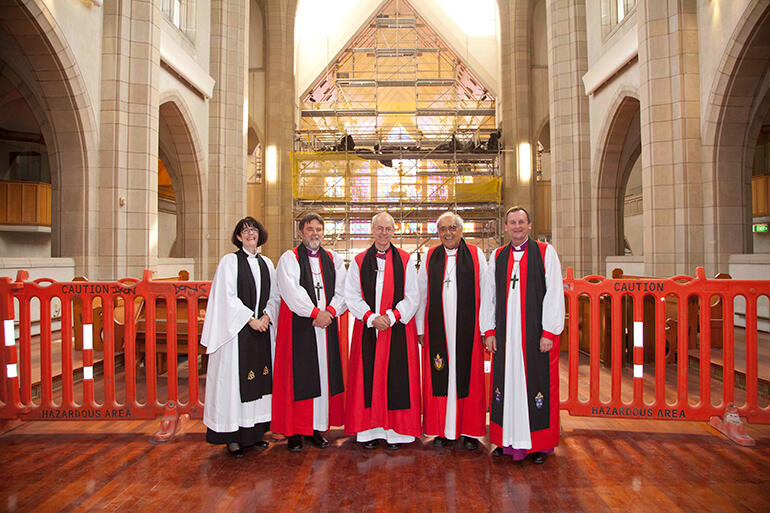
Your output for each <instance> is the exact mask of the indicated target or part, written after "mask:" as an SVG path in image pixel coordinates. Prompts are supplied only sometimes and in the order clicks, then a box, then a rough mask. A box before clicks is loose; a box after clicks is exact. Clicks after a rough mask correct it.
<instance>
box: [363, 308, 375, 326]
mask: <svg viewBox="0 0 770 513" xmlns="http://www.w3.org/2000/svg"><path fill="white" fill-rule="evenodd" d="M372 315H374V312H372V311H371V310H369V311H368V312H366V313H365V314H364V324H367V321H368V320H369V317H371V316H372Z"/></svg>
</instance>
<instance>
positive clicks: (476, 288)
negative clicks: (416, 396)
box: [416, 212, 487, 450]
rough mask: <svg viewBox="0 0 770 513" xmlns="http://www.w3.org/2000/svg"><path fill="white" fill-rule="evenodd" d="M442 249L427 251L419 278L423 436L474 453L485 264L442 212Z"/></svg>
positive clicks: (482, 405)
mask: <svg viewBox="0 0 770 513" xmlns="http://www.w3.org/2000/svg"><path fill="white" fill-rule="evenodd" d="M436 230H437V232H438V236H439V239H440V240H441V245H439V246H436V247H434V248H431V249H430V250H428V253H427V255H426V257H425V260H424V263H423V266H422V267H421V268H420V272H419V273H418V284H419V288H420V307H419V308H418V310H417V316H416V317H417V333H418V336H419V338H420V343H421V344H422V376H423V389H422V393H423V432H424V433H425V434H426V435H431V436H434V437H435V438H434V439H433V445H434V446H435V447H447V446H450V445H452V443H453V442H454V441H455V440H457V439H458V438H459V437H460V436H462V437H463V446H464V447H465V448H466V449H468V450H475V449H478V446H479V443H478V438H480V437H482V436H484V435H485V434H486V431H487V426H486V393H485V390H484V345H483V342H482V339H481V333H480V331H479V306H480V304H481V291H482V290H484V289H485V286H486V280H487V261H486V259H485V258H484V253H483V252H482V251H481V249H480V248H478V247H476V246H474V245H472V244H466V242H465V239H463V220H462V218H461V217H460V216H458V215H457V214H455V213H454V212H445V213H443V214H441V215H440V216H439V218H438V219H437V220H436Z"/></svg>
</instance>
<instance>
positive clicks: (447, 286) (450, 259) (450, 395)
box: [415, 247, 488, 440]
mask: <svg viewBox="0 0 770 513" xmlns="http://www.w3.org/2000/svg"><path fill="white" fill-rule="evenodd" d="M444 250H445V251H446V255H447V257H446V263H445V266H444V285H443V287H444V293H443V295H442V300H443V306H444V333H445V334H446V343H447V363H448V364H449V381H448V388H447V401H446V423H445V425H444V435H443V436H444V438H448V439H449V440H456V439H457V438H459V436H458V434H457V364H456V362H455V358H456V354H457V332H456V330H457V248H455V249H446V248H444ZM476 252H477V255H478V260H479V281H480V282H481V283H480V284H479V290H480V291H484V290H486V280H487V279H488V276H487V260H486V258H484V252H483V251H481V248H479V247H476ZM422 262H423V263H422V267H420V272H419V273H418V279H417V282H418V286H419V289H420V306H419V308H418V309H417V314H416V315H415V320H416V321H417V334H418V335H423V334H424V332H425V316H426V315H427V314H428V312H427V311H426V307H427V305H428V260H427V258H425V259H423V261H422ZM424 350H425V348H423V351H424ZM460 435H463V436H469V435H465V433H460ZM472 438H478V437H472Z"/></svg>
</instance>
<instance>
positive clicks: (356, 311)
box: [345, 248, 420, 444]
mask: <svg viewBox="0 0 770 513" xmlns="http://www.w3.org/2000/svg"><path fill="white" fill-rule="evenodd" d="M391 251H397V250H396V249H393V248H391ZM376 260H377V281H376V282H375V285H374V298H375V307H374V310H372V312H374V315H370V316H369V319H368V320H367V322H366V325H367V326H368V327H369V328H371V327H372V323H373V322H374V319H376V318H377V317H378V316H379V315H380V314H379V312H380V302H381V300H382V287H383V284H384V283H385V262H386V259H384V258H376ZM345 300H346V301H347V305H348V310H350V313H351V314H352V315H353V317H355V318H356V319H363V318H364V315H365V314H366V312H368V311H369V305H368V304H367V303H366V300H365V299H364V296H363V293H362V292H361V271H360V269H359V268H358V262H356V259H355V258H354V259H353V260H351V261H350V267H349V268H348V277H347V280H346V281H345ZM419 302H420V291H419V288H418V287H417V270H416V269H415V267H414V258H410V259H409V261H408V262H407V264H406V265H405V266H404V299H402V300H401V301H399V302H398V304H396V310H398V312H399V313H400V314H401V319H400V320H399V321H398V322H400V323H402V324H405V325H406V324H409V321H411V320H412V317H414V314H415V312H416V311H417V307H418V305H419ZM386 315H387V316H388V318H389V319H390V325H391V326H393V325H394V324H395V323H396V316H395V315H394V314H393V310H392V309H390V308H389V309H388V310H387V311H386ZM379 439H384V440H385V441H386V442H387V443H389V444H402V443H410V442H413V441H414V437H413V436H411V435H402V434H400V433H397V432H396V431H395V430H393V429H384V428H382V427H376V428H372V429H367V430H366V431H360V432H358V433H356V441H358V442H369V441H370V440H379Z"/></svg>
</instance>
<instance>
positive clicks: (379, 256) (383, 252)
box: [375, 248, 390, 258]
mask: <svg viewBox="0 0 770 513" xmlns="http://www.w3.org/2000/svg"><path fill="white" fill-rule="evenodd" d="M375 249H377V248H375ZM388 251H390V248H388V249H386V250H385V251H380V250H379V249H377V258H385V257H386V256H387V254H388Z"/></svg>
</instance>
